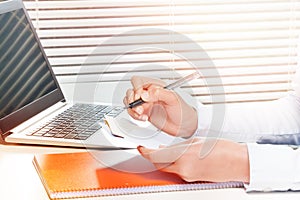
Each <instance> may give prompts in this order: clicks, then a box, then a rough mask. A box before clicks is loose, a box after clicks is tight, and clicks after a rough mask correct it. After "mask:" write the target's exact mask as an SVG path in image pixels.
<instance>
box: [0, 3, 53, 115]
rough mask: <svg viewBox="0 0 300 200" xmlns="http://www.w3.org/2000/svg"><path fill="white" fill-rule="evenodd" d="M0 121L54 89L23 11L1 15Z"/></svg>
mask: <svg viewBox="0 0 300 200" xmlns="http://www.w3.org/2000/svg"><path fill="white" fill-rule="evenodd" d="M0 24H1V30H0V80H1V82H0V97H1V99H0V118H2V117H4V116H6V115H9V114H11V113H12V112H14V111H16V110H18V109H20V108H21V107H24V106H25V105H27V104H29V103H31V102H33V101H35V100H37V99H39V98H40V97H42V96H44V95H45V94H47V93H49V92H51V91H53V90H55V89H57V86H56V84H55V81H54V80H53V78H52V75H51V72H50V71H49V68H48V66H47V63H46V61H45V59H44V56H43V54H42V53H41V51H40V47H39V45H38V43H37V42H36V40H35V37H34V34H33V33H32V30H31V28H30V26H29V23H28V21H27V19H26V17H25V15H24V13H23V10H22V9H20V10H16V11H13V12H9V13H5V14H2V15H0Z"/></svg>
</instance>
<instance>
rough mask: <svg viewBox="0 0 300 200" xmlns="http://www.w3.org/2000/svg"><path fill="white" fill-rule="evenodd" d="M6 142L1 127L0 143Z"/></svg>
mask: <svg viewBox="0 0 300 200" xmlns="http://www.w3.org/2000/svg"><path fill="white" fill-rule="evenodd" d="M4 143H5V141H4V136H3V131H2V130H1V128H0V144H4Z"/></svg>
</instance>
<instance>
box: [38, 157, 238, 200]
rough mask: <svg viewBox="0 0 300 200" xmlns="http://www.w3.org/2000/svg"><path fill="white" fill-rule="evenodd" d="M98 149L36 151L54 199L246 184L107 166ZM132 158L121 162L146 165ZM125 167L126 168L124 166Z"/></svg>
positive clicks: (39, 170) (139, 159)
mask: <svg viewBox="0 0 300 200" xmlns="http://www.w3.org/2000/svg"><path fill="white" fill-rule="evenodd" d="M94 155H95V154H94V153H92V154H91V153H90V152H83V153H65V154H44V155H36V156H35V157H34V160H33V163H34V165H35V167H36V170H37V172H38V174H39V176H40V178H41V180H42V182H43V184H44V186H45V188H46V191H47V193H48V195H49V197H50V198H51V199H66V198H79V197H96V196H108V195H125V194H137V193H148V192H166V191H183V190H201V189H217V188H228V187H243V184H242V183H240V182H226V183H208V182H195V183H187V182H185V181H183V180H182V179H181V178H179V177H178V176H177V175H175V174H170V173H165V172H161V171H157V170H156V171H154V170H152V171H150V172H142V173H132V172H126V170H118V169H120V168H118V167H117V166H113V167H105V166H104V165H103V164H102V163H101V162H99V160H97V159H96V158H95V156H94ZM138 157H140V158H138V159H130V160H128V161H124V162H122V163H121V165H123V166H125V167H129V168H130V167H132V166H134V167H139V165H140V166H141V167H143V166H142V165H141V164H140V163H141V160H142V159H143V158H141V156H138ZM122 169H125V168H122Z"/></svg>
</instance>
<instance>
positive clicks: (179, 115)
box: [123, 76, 198, 137]
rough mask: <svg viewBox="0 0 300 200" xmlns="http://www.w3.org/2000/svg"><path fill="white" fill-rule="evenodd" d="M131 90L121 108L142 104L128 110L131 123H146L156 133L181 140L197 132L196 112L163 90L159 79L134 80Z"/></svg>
mask: <svg viewBox="0 0 300 200" xmlns="http://www.w3.org/2000/svg"><path fill="white" fill-rule="evenodd" d="M131 83H132V86H133V89H129V90H127V92H126V96H125V97H124V100H123V102H124V104H125V105H126V106H128V105H129V103H131V102H133V101H135V100H137V99H139V98H142V99H143V101H145V103H144V104H142V105H139V106H137V107H134V108H132V109H131V108H129V109H128V113H129V115H130V116H132V117H133V118H134V119H137V120H142V121H146V120H148V121H149V122H151V123H152V124H153V125H154V126H156V127H157V128H158V129H160V130H162V131H164V132H166V133H168V134H170V135H173V136H180V137H190V136H192V135H193V133H194V132H195V131H196V129H197V125H198V115H197V111H196V110H195V109H194V108H193V107H192V106H190V105H188V104H187V103H186V102H185V101H184V100H183V99H182V98H181V97H180V96H179V95H178V94H177V93H176V92H174V91H171V90H167V89H164V88H163V87H164V85H165V83H164V82H163V81H161V80H159V79H153V78H148V77H141V76H133V77H132V79H131Z"/></svg>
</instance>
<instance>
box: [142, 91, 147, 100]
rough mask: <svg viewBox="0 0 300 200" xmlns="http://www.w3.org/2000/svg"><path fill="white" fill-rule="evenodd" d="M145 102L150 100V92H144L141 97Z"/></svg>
mask: <svg viewBox="0 0 300 200" xmlns="http://www.w3.org/2000/svg"><path fill="white" fill-rule="evenodd" d="M141 97H142V99H143V100H148V99H149V93H148V92H143V93H142V95H141Z"/></svg>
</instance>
